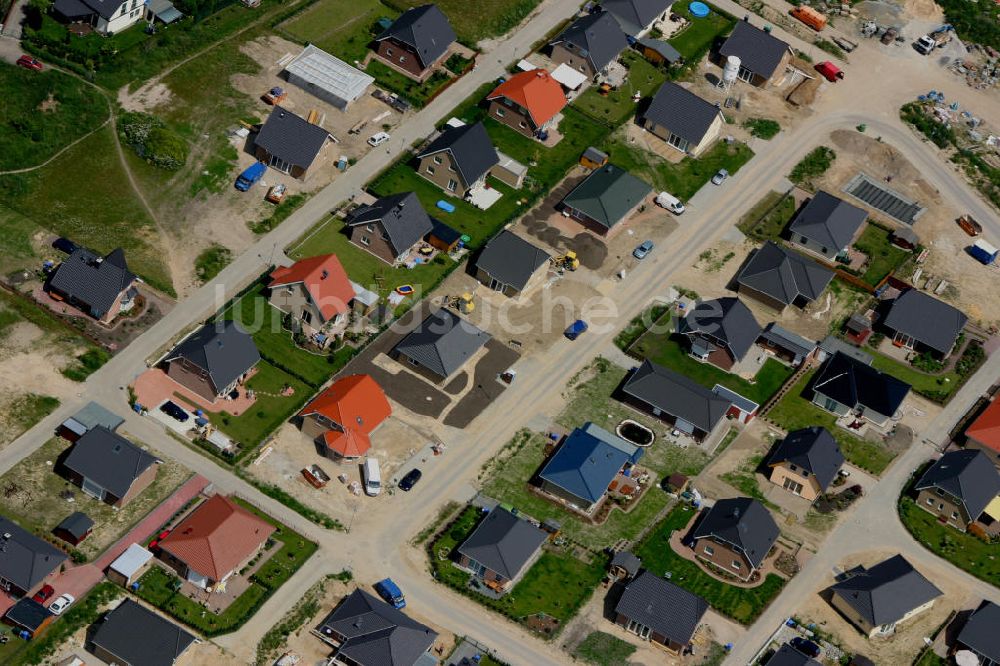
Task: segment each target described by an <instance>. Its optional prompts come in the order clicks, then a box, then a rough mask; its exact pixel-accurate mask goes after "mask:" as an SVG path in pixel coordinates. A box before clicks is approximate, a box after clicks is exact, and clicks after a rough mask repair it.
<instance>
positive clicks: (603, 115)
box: [573, 50, 667, 125]
mask: <svg viewBox="0 0 1000 666" xmlns="http://www.w3.org/2000/svg"><path fill="white" fill-rule="evenodd" d="M619 61H620V62H621V63H623V64H624V65H625V66H627V67H628V81H626V82H625V85H624V86H622V87H620V88H619V89H618V90H613V91H611V92H610V93H608V94H607V95H601V94H600V92H598V86H590V87H589V88H587V90H586V91H585V92H584V93H583V94H582V95H580V96H579V97H578V98H577V99H576V100H575V101H574V102H573V105H574V106H576V107H577V108H579V109H581V110H582V111H585V112H586V113H588V114H589V115H591V116H593V117H595V118H597V119H599V120H603V121H606V122H610V123H613V124H615V125H617V124H620V123H623V122H625V121H626V120H628V119H629V118H631V117H632V116H634V115H635V112H636V108H637V106H638V105H637V104H636V103H635V102H633V101H632V96H633V95H634V94H636V93H639V95H641V96H642V97H643V98H646V97H651V96H652V95H653V94H655V93H656V91H657V90H658V89H659V87H660V85H661V84H662V83H663V82H664V81H666V80H667V74H666V72H665V71H664V70H662V69H660V68H658V67H655V66H654V65H653V64H651V63H650V62H649V61H648V60H646V59H645V58H643V57H642V56H641V55H639V53H637V52H636V51H632V50H628V51H625V52H624V53H623V54H622V56H621V58H620V59H619Z"/></svg>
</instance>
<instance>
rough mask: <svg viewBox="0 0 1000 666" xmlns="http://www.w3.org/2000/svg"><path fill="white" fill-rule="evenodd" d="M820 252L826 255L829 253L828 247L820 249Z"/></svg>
mask: <svg viewBox="0 0 1000 666" xmlns="http://www.w3.org/2000/svg"><path fill="white" fill-rule="evenodd" d="M820 252H822V253H823V254H826V253H827V252H829V250H827V249H826V246H825V245H824V246H823V248H822V249H820Z"/></svg>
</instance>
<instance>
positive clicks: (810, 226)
mask: <svg viewBox="0 0 1000 666" xmlns="http://www.w3.org/2000/svg"><path fill="white" fill-rule="evenodd" d="M741 25H742V24H741ZM866 219H868V213H867V212H865V211H864V210H862V209H861V208H858V207H857V206H855V205H853V204H849V203H847V202H846V201H844V200H843V199H841V198H839V197H835V196H833V195H832V194H829V193H827V192H824V191H823V190H820V191H818V192H816V194H815V195H814V196H813V198H812V199H810V200H809V203H807V204H806V205H805V206H804V207H803V208H802V210H800V211H799V214H798V215H796V216H795V219H794V220H792V223H791V225H789V227H788V231H789V233H790V234H791V239H792V242H794V243H797V244H799V245H802V246H804V247H808V248H809V249H811V250H815V251H818V252H820V254H823V255H825V256H835V255H836V254H838V253H839V252H840V251H841V250H843V249H844V248H846V247H847V246H848V245H850V243H851V241H852V240H853V239H854V236H855V234H857V233H858V230H859V229H861V227H862V225H863V224H864V223H865V220H866Z"/></svg>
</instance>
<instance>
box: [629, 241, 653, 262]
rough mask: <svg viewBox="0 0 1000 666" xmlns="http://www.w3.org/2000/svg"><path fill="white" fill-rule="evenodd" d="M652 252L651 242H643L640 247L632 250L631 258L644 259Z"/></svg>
mask: <svg viewBox="0 0 1000 666" xmlns="http://www.w3.org/2000/svg"><path fill="white" fill-rule="evenodd" d="M652 251H653V241H643V242H642V245H640V246H639V247H637V248H635V249H634V250H632V256H633V257H635V258H636V259H645V258H646V255H647V254H649V253H650V252H652Z"/></svg>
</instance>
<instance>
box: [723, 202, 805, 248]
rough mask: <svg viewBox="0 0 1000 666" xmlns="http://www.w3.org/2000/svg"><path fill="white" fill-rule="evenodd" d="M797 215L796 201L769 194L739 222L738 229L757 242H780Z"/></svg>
mask: <svg viewBox="0 0 1000 666" xmlns="http://www.w3.org/2000/svg"><path fill="white" fill-rule="evenodd" d="M794 215H795V199H793V198H792V197H790V196H785V195H784V194H782V193H781V192H768V193H767V194H765V195H764V196H763V198H761V200H760V201H758V202H757V203H756V204H755V205H754V207H753V208H751V209H750V211H749V212H747V213H746V214H745V215H744V216H743V217H742V218H741V219H740V221H739V224H737V225H736V226H737V228H738V229H739V230H740V231H742V232H743V233H744V234H746V235H747V236H749V237H750V238H753V239H755V240H758V241H761V242H764V241H769V240H774V241H776V240H778V239H779V238H781V234H782V233H783V232H784V230H785V227H786V226H788V223H789V222H791V220H792V216H794Z"/></svg>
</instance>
